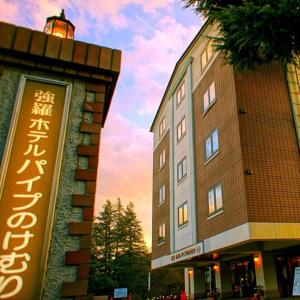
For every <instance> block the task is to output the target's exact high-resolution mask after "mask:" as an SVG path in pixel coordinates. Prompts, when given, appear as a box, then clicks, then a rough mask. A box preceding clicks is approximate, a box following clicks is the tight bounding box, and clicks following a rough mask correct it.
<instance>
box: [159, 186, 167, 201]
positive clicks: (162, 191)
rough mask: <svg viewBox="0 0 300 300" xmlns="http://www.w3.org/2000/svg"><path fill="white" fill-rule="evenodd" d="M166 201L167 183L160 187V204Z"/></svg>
mask: <svg viewBox="0 0 300 300" xmlns="http://www.w3.org/2000/svg"><path fill="white" fill-rule="evenodd" d="M165 202H166V185H165V184H163V185H162V186H161V187H160V188H159V206H160V205H162V204H163V203H165Z"/></svg>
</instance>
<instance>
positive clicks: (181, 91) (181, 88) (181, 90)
mask: <svg viewBox="0 0 300 300" xmlns="http://www.w3.org/2000/svg"><path fill="white" fill-rule="evenodd" d="M178 95H180V97H179V101H178ZM184 98H185V81H184V80H183V81H182V82H181V84H180V85H179V88H178V89H177V90H176V108H177V107H179V106H180V104H181V103H182V101H183V100H184Z"/></svg>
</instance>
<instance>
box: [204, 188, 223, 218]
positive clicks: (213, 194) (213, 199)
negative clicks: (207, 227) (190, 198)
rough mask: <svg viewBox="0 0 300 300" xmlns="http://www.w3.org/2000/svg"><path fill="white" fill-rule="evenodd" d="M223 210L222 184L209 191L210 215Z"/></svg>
mask: <svg viewBox="0 0 300 300" xmlns="http://www.w3.org/2000/svg"><path fill="white" fill-rule="evenodd" d="M222 208H223V200H222V186H221V184H218V185H216V186H215V187H213V188H212V189H211V190H209V191H208V213H209V214H213V213H215V212H216V211H219V210H221V209H222Z"/></svg>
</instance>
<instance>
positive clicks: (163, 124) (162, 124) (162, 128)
mask: <svg viewBox="0 0 300 300" xmlns="http://www.w3.org/2000/svg"><path fill="white" fill-rule="evenodd" d="M165 131H166V116H163V117H162V119H161V121H160V122H159V138H161V137H162V136H163V134H164V132H165Z"/></svg>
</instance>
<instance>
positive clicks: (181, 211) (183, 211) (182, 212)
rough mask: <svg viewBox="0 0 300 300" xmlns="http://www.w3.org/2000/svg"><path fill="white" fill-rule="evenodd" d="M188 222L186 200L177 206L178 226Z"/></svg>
mask: <svg viewBox="0 0 300 300" xmlns="http://www.w3.org/2000/svg"><path fill="white" fill-rule="evenodd" d="M187 222H188V205H187V202H185V203H184V204H182V205H181V206H179V207H178V226H179V227H180V226H182V225H184V224H187Z"/></svg>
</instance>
